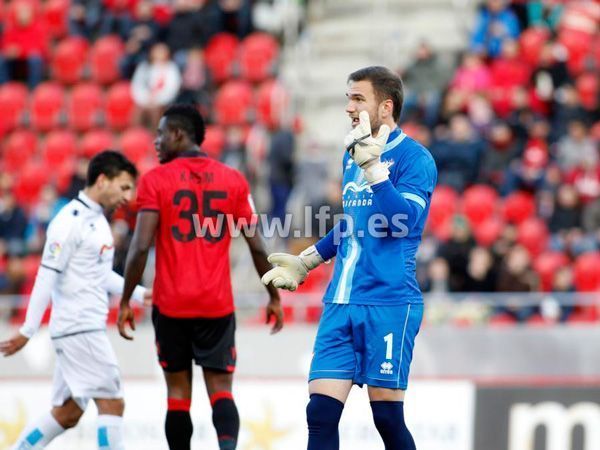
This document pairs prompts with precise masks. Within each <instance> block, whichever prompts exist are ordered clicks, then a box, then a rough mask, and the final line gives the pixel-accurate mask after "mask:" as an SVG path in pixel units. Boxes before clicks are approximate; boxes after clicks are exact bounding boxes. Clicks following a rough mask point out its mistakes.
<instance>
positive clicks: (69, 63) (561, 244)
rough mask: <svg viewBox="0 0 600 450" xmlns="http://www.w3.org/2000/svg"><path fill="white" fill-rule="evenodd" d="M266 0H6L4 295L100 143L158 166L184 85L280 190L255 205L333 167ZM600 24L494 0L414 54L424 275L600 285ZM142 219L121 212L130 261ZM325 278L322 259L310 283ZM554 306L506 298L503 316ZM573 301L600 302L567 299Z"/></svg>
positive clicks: (212, 130)
mask: <svg viewBox="0 0 600 450" xmlns="http://www.w3.org/2000/svg"><path fill="white" fill-rule="evenodd" d="M252 3H253V2H252V1H250V0H174V1H167V0H104V1H98V0H70V1H69V0H11V1H9V2H3V3H1V4H0V8H1V9H0V18H1V23H2V30H1V35H0V37H1V47H0V48H1V53H0V138H1V145H0V156H1V159H0V164H1V172H0V294H6V295H18V294H27V293H28V292H29V291H30V289H31V287H32V284H33V279H34V276H35V272H36V270H37V265H38V263H39V254H40V252H41V248H42V244H43V241H44V230H45V227H46V226H47V224H48V222H49V220H51V218H52V217H53V215H54V214H55V213H56V211H57V210H58V209H60V207H61V206H62V205H64V204H65V202H66V201H68V199H70V198H72V197H73V196H74V195H76V194H77V192H78V190H79V189H81V188H82V187H83V186H84V183H85V172H86V169H87V162H88V161H89V159H90V158H91V157H92V156H93V155H94V154H96V153H97V152H99V151H101V150H102V149H105V148H118V149H120V150H121V151H123V152H124V153H125V154H126V155H127V156H128V157H129V158H130V159H132V160H133V161H134V162H135V163H136V164H137V166H138V168H139V169H140V170H141V172H142V173H144V172H145V171H147V170H149V169H150V168H152V167H153V166H154V165H155V164H156V157H155V155H154V150H153V148H152V147H153V146H152V140H153V130H154V128H155V126H156V123H157V121H158V118H159V117H160V114H161V111H162V110H163V108H164V107H165V105H168V104H170V103H172V102H175V101H178V102H189V103H195V104H197V105H199V108H200V110H201V112H202V113H203V115H204V117H206V118H207V120H208V127H207V137H206V142H205V144H204V145H203V150H204V151H206V152H207V153H208V154H209V155H211V156H212V157H216V158H220V159H221V160H223V161H224V162H226V163H227V164H230V165H232V166H234V167H236V168H237V169H239V170H241V171H243V172H244V173H245V174H246V176H247V177H248V179H249V180H250V182H251V184H252V187H253V190H255V191H256V190H258V191H263V192H265V193H266V194H265V198H266V200H265V201H264V203H263V204H262V205H261V204H259V209H261V210H265V209H266V210H268V211H269V212H270V215H271V217H282V216H283V215H284V214H285V212H286V205H287V204H288V199H289V198H290V195H291V194H292V192H293V189H294V186H295V185H296V188H297V189H302V186H307V185H309V184H310V182H306V181H305V180H303V175H302V174H303V173H304V174H305V176H304V178H306V179H310V177H311V176H312V177H321V176H326V173H325V174H321V173H320V172H319V171H316V170H314V167H313V166H311V161H312V160H310V158H308V159H306V158H305V161H304V163H303V164H304V166H305V167H304V169H303V168H302V166H301V167H295V163H294V148H295V134H296V133H298V131H299V128H300V121H299V120H298V119H297V118H295V117H293V114H292V112H291V111H292V108H291V99H290V95H289V93H288V92H287V90H286V89H285V87H284V86H283V85H282V83H281V82H280V81H279V80H278V79H277V65H278V58H279V52H280V44H279V36H278V35H277V34H276V33H275V34H273V33H271V34H269V33H266V32H262V31H260V30H257V29H256V28H255V26H254V24H253V20H252V13H251V12H252ZM599 24H600V4H598V2H595V1H560V0H542V1H517V0H514V1H512V2H508V1H506V0H487V1H485V2H482V4H481V6H480V8H479V10H478V13H477V19H476V23H475V25H474V27H473V30H472V33H471V36H470V43H469V46H468V48H466V49H465V50H464V52H463V53H462V54H461V55H458V57H457V61H451V60H449V59H448V58H447V55H439V54H437V53H436V51H435V49H433V48H431V47H430V46H429V45H428V43H427V42H423V43H421V44H420V45H419V47H418V49H417V51H416V54H415V57H414V60H413V61H412V63H411V64H409V65H407V67H404V68H402V69H401V70H400V73H401V74H402V76H403V79H404V81H405V87H406V92H405V105H404V110H403V115H402V120H401V122H402V123H401V126H402V128H403V130H404V131H405V132H407V134H409V135H411V136H413V137H415V138H416V139H417V140H419V141H420V142H422V143H423V144H424V145H426V146H427V147H428V148H429V149H430V150H431V152H432V154H433V156H434V158H435V160H436V163H437V166H438V170H439V185H438V187H437V189H436V192H435V194H434V197H433V200H432V205H431V211H430V217H429V220H428V228H427V230H426V233H425V236H424V239H423V244H422V247H421V250H420V252H419V265H418V277H419V281H420V283H421V285H422V287H423V289H424V290H425V291H428V292H432V293H440V292H441V293H443V292H534V291H555V292H565V293H568V292H576V291H579V292H589V291H594V292H600V251H599V250H600V154H599V140H600V112H599V99H600V80H599V73H600V34H599V32H598V29H599ZM305 152H306V154H313V153H314V155H313V156H314V160H315V161H316V160H317V159H318V158H319V155H318V152H319V150H318V149H316V150H315V149H310V148H307V149H306V150H305ZM317 166H318V164H315V167H317ZM295 181H297V183H295ZM308 188H310V186H308ZM329 190H331V192H329ZM336 198H338V199H339V192H337V190H336V189H334V188H333V187H332V188H331V189H328V192H327V193H323V194H322V196H321V198H320V199H319V201H323V202H325V203H328V202H329V203H331V204H332V205H331V206H333V207H334V209H335V208H339V204H335V203H336V200H333V199H336ZM323 199H325V200H323ZM134 217H135V211H133V210H132V209H127V210H123V211H119V212H118V213H117V214H115V216H114V217H113V222H112V223H113V232H114V234H115V241H116V244H117V245H116V247H117V253H116V265H117V270H122V269H123V264H124V255H125V253H126V249H127V246H128V242H129V236H130V233H131V228H132V225H133V221H134ZM291 245H292V246H293V243H291ZM324 270H325V269H324ZM327 279H328V276H327V274H326V273H324V274H317V275H315V276H312V275H311V279H310V281H309V282H307V284H306V286H304V287H303V288H302V289H303V290H304V291H305V292H306V291H310V290H322V288H323V284H324V283H326V282H327ZM539 313H540V311H539V309H538V308H535V307H532V308H522V309H510V308H503V309H502V308H500V309H498V311H497V318H498V320H506V321H520V322H523V321H530V320H532V319H534V318H535V317H537V316H538V315H539ZM592 316H593V317H592ZM577 317H579V318H581V317H583V318H590V319H597V317H596V316H595V315H594V314H591V313H590V312H589V311H588V310H586V309H584V308H580V309H577V308H564V310H563V312H562V313H561V314H560V320H572V319H573V318H577Z"/></svg>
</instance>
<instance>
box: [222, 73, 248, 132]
mask: <svg viewBox="0 0 600 450" xmlns="http://www.w3.org/2000/svg"><path fill="white" fill-rule="evenodd" d="M252 97H253V96H252V88H251V87H250V85H249V84H248V83H246V82H244V81H230V82H228V83H226V84H224V85H223V86H222V87H221V89H219V91H218V92H217V96H216V98H215V114H216V116H217V123H219V124H221V125H224V126H229V125H243V124H245V123H247V122H249V121H250V120H251V119H252V117H251V115H252V101H253V99H252Z"/></svg>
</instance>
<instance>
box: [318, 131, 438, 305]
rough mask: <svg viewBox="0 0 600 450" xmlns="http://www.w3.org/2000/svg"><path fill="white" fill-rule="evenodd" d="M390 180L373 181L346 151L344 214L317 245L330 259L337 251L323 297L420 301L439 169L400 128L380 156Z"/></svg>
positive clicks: (330, 299)
mask: <svg viewBox="0 0 600 450" xmlns="http://www.w3.org/2000/svg"><path fill="white" fill-rule="evenodd" d="M381 160H382V162H383V163H384V164H387V165H388V167H389V170H390V177H389V180H387V181H384V182H382V183H378V184H376V185H374V186H372V187H371V186H369V184H368V183H367V181H366V180H365V179H364V173H363V170H362V169H360V168H359V167H358V166H357V165H356V164H355V163H354V161H353V160H352V159H351V158H350V157H349V155H348V154H346V155H345V156H344V161H343V164H344V176H343V180H342V194H343V195H342V201H343V206H344V214H345V217H344V218H343V219H342V220H341V221H340V222H339V223H338V225H337V226H336V227H334V229H333V230H331V231H330V232H329V233H328V234H327V235H326V236H325V237H324V238H323V239H321V240H320V241H319V242H318V243H317V244H316V247H317V251H318V252H319V254H320V255H321V256H322V257H323V259H325V260H328V259H331V258H333V257H334V256H337V258H336V261H335V267H334V272H333V278H332V280H331V282H330V284H329V287H328V288H327V291H326V293H325V296H324V299H323V301H324V302H326V303H355V304H363V305H381V304H386V305H391V304H406V303H421V302H422V301H423V297H422V295H421V291H420V289H419V285H418V283H417V280H416V275H415V269H416V262H415V255H416V252H417V248H418V246H419V243H420V242H421V235H422V233H423V228H424V226H425V220H426V219H427V214H428V212H429V204H430V202H431V195H432V194H433V189H434V187H435V184H436V182H437V169H436V167H435V163H434V160H433V158H432V156H431V154H430V153H429V151H428V150H427V149H426V148H425V147H423V146H422V145H421V144H419V143H418V142H416V141H415V140H413V139H411V138H410V137H408V136H406V134H404V133H403V132H402V131H401V130H399V129H398V128H396V129H395V130H393V131H392V132H391V133H390V137H389V139H388V143H387V144H386V147H385V149H384V153H383V154H382V156H381Z"/></svg>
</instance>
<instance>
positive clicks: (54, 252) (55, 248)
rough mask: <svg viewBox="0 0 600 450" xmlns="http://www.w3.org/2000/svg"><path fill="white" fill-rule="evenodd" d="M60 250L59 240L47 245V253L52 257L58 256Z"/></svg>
mask: <svg viewBox="0 0 600 450" xmlns="http://www.w3.org/2000/svg"><path fill="white" fill-rule="evenodd" d="M61 250H62V246H61V245H60V242H51V243H50V245H48V253H49V254H50V257H52V258H58V255H60V252H61Z"/></svg>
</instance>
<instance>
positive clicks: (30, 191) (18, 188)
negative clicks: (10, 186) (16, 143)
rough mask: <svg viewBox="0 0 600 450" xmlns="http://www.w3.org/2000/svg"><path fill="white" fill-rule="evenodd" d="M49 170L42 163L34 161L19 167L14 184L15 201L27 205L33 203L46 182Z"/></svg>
mask: <svg viewBox="0 0 600 450" xmlns="http://www.w3.org/2000/svg"><path fill="white" fill-rule="evenodd" d="M50 174H51V171H49V170H48V167H46V166H45V165H43V164H39V163H36V162H30V163H27V164H26V165H25V166H24V167H21V168H20V169H19V177H18V180H17V183H16V185H15V197H16V198H17V201H19V202H20V203H22V204H24V205H25V206H29V205H31V204H32V203H34V202H35V201H36V200H37V198H38V196H39V194H40V191H41V190H42V187H44V185H45V184H46V183H47V182H48V180H49V178H50Z"/></svg>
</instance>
